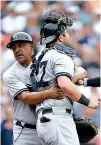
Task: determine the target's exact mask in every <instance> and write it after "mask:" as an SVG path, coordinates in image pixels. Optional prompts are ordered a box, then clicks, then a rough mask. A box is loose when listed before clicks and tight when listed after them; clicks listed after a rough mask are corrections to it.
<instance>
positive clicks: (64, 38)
mask: <svg viewBox="0 0 101 145" xmlns="http://www.w3.org/2000/svg"><path fill="white" fill-rule="evenodd" d="M61 35H62V44H64V45H66V46H68V45H69V43H70V38H69V34H68V31H67V30H65V31H64V32H63V34H61Z"/></svg>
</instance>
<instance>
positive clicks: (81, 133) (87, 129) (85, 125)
mask: <svg viewBox="0 0 101 145" xmlns="http://www.w3.org/2000/svg"><path fill="white" fill-rule="evenodd" d="M74 122H75V124H76V129H77V133H78V137H79V141H80V143H87V142H89V141H90V140H91V139H93V138H94V137H95V136H96V135H97V134H98V127H97V126H96V123H95V121H93V120H92V119H90V118H87V117H86V118H81V117H74Z"/></svg>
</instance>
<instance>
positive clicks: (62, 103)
mask: <svg viewBox="0 0 101 145" xmlns="http://www.w3.org/2000/svg"><path fill="white" fill-rule="evenodd" d="M39 55H40V53H39V54H38V55H37V57H36V58H38V56H39ZM73 74H74V61H73V59H72V57H70V56H68V55H66V54H63V53H60V52H58V51H57V50H54V49H52V50H49V51H48V52H47V53H46V54H45V55H44V56H43V58H42V60H41V62H40V65H39V72H38V75H37V76H36V78H37V81H38V82H39V81H40V80H41V79H42V81H44V82H46V81H52V80H54V79H56V77H58V76H61V75H66V76H67V77H69V78H70V79H72V77H73ZM46 88H47V87H45V88H41V87H40V90H41V89H43V90H44V89H46ZM67 106H68V107H69V108H70V107H71V104H70V101H69V100H68V98H67V97H65V98H64V99H46V100H45V101H43V102H42V103H41V104H39V105H37V111H38V110H39V109H40V108H43V107H45V108H48V107H67Z"/></svg>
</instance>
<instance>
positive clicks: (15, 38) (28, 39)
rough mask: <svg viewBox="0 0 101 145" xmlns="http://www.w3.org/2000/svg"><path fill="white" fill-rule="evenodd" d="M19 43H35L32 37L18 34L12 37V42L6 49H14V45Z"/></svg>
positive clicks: (22, 33)
mask: <svg viewBox="0 0 101 145" xmlns="http://www.w3.org/2000/svg"><path fill="white" fill-rule="evenodd" d="M17 41H24V42H29V43H34V42H33V39H32V37H31V36H30V35H29V34H27V33H25V32H16V33H14V34H13V35H12V36H11V38H10V42H9V43H8V44H7V45H6V47H7V48H10V49H12V45H13V44H14V43H15V42H17Z"/></svg>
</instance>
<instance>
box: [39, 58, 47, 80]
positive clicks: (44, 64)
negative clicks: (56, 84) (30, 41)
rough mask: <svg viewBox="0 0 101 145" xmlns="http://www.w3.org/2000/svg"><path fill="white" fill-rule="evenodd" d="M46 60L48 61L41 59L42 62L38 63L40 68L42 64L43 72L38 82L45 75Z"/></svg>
mask: <svg viewBox="0 0 101 145" xmlns="http://www.w3.org/2000/svg"><path fill="white" fill-rule="evenodd" d="M47 62H48V61H47V60H46V61H42V62H41V63H40V68H41V67H42V66H43V74H42V76H41V79H40V82H41V81H42V80H43V77H44V75H45V68H46V65H47Z"/></svg>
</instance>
